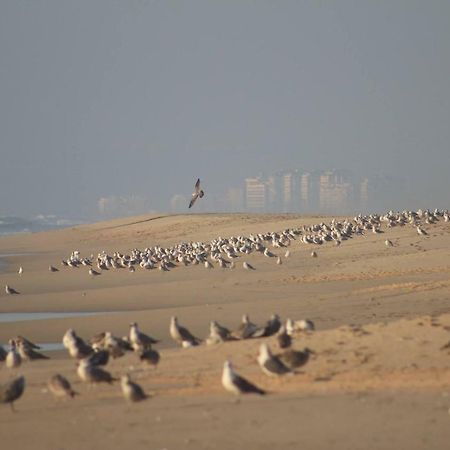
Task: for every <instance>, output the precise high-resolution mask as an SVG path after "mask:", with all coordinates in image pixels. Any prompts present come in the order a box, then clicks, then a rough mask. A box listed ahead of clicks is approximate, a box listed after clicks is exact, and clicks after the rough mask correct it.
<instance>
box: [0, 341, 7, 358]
mask: <svg viewBox="0 0 450 450" xmlns="http://www.w3.org/2000/svg"><path fill="white" fill-rule="evenodd" d="M7 355H8V352H7V351H6V350H5V349H4V348H3V346H1V345H0V361H5V359H6V356H7Z"/></svg>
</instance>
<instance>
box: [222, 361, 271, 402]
mask: <svg viewBox="0 0 450 450" xmlns="http://www.w3.org/2000/svg"><path fill="white" fill-rule="evenodd" d="M222 385H223V387H224V388H225V389H226V390H227V391H228V392H231V393H233V394H236V395H239V394H259V395H264V394H265V393H266V392H265V391H263V390H262V389H260V388H259V387H257V386H255V385H254V384H252V383H250V381H248V380H246V379H245V378H243V377H241V376H240V375H238V374H237V373H236V372H235V371H234V369H233V365H232V364H231V361H225V363H224V365H223V372H222Z"/></svg>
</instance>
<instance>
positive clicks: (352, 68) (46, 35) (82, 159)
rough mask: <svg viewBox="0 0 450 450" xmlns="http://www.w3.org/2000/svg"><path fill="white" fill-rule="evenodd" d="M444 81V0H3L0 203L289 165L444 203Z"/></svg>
mask: <svg viewBox="0 0 450 450" xmlns="http://www.w3.org/2000/svg"><path fill="white" fill-rule="evenodd" d="M449 83H450V2H448V1H426V2H425V1H413V0H405V1H395V0H387V1H380V0H377V1H370V2H369V1H357V0H355V1H342V0H341V1H246V0H237V1H230V0H227V1H225V0H224V1H194V0H193V1H181V0H180V1H143V0H141V1H137V0H136V1H131V0H129V1H95V0H93V1H92V0H89V1H80V0H76V1H75V0H72V1H64V0H48V1H44V0H33V1H31V0H30V1H20V0H0V156H1V165H0V215H2V214H14V215H22V216H26V215H33V214H37V213H45V214H50V213H55V214H60V215H71V216H72V217H81V216H85V215H87V214H89V213H90V212H91V211H92V210H93V209H94V207H95V202H96V200H97V199H98V198H99V197H100V196H107V195H129V194H138V195H143V196H148V197H150V198H151V200H152V205H154V209H160V210H161V209H162V210H165V209H168V203H169V199H170V197H171V196H172V195H173V194H175V193H183V192H185V193H186V194H187V195H189V193H190V190H191V188H192V184H193V182H194V181H195V179H196V177H197V176H200V177H201V178H202V179H203V180H204V184H205V186H208V189H209V191H210V192H214V191H217V192H218V191H220V190H221V189H223V188H224V187H225V186H233V185H237V184H238V183H239V182H240V180H241V179H242V178H244V177H245V176H250V175H255V174H257V173H258V172H260V171H266V172H267V171H272V172H275V171H278V170H282V169H286V168H292V167H298V168H306V169H315V168H324V169H327V168H332V167H338V168H348V169H351V170H354V171H356V172H357V173H362V174H368V175H370V174H373V173H377V172H383V173H388V174H399V175H401V176H402V177H403V178H404V179H406V180H407V183H408V191H407V194H406V195H405V202H406V203H408V204H405V207H421V206H422V207H423V206H425V207H434V206H440V207H447V206H449V205H448V193H449V192H450V189H449V188H450V182H449V176H448V173H449V170H450V148H449V142H450V126H449V124H450V114H449V113H450V87H449ZM391 206H392V205H390V203H389V199H386V208H389V207H391Z"/></svg>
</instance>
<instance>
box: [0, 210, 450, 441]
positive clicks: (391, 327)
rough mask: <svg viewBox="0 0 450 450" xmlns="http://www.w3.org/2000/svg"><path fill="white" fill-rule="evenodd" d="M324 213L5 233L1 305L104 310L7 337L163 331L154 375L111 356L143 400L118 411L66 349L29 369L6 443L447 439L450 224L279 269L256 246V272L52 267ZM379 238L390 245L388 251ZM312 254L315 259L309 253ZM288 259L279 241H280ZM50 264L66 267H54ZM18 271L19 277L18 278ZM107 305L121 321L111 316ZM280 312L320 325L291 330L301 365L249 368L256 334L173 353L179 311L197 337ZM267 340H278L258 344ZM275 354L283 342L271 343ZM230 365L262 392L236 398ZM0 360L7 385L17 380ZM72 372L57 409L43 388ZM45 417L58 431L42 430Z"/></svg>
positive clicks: (298, 255) (6, 427)
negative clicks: (287, 372) (285, 370)
mask: <svg viewBox="0 0 450 450" xmlns="http://www.w3.org/2000/svg"><path fill="white" fill-rule="evenodd" d="M321 221H324V222H326V221H329V219H327V218H323V217H320V218H317V217H298V216H294V215H277V216H274V215H266V216H265V215H238V214H232V215H188V216H163V217H160V216H142V217H137V218H131V219H130V218H128V219H120V220H115V221H111V222H106V223H98V224H94V225H83V226H80V227H75V228H71V229H65V230H58V231H52V232H46V233H37V234H31V235H18V236H7V237H4V238H1V239H0V253H1V254H5V253H9V254H12V253H14V254H17V253H26V255H17V256H10V257H7V258H6V261H7V263H8V265H7V266H6V267H4V269H3V272H2V273H0V284H1V285H2V286H4V285H5V284H10V285H11V286H13V287H14V288H15V289H17V290H18V291H19V292H20V293H21V294H20V295H14V296H10V295H9V296H8V295H6V294H5V292H4V289H3V287H2V291H1V293H0V314H1V313H18V312H21V313H30V312H41V313H43V312H81V311H83V312H99V314H98V315H94V316H84V317H76V316H73V317H66V318H52V319H46V320H36V321H21V322H4V323H0V342H7V340H8V339H9V338H10V337H12V336H14V335H17V334H21V335H24V336H26V337H28V338H29V339H31V340H33V341H37V342H46V343H52V342H60V341H61V338H62V335H63V333H64V332H65V331H66V330H67V329H68V328H69V327H72V328H75V329H76V331H77V333H78V334H79V335H80V336H82V337H84V338H89V337H91V336H92V335H93V334H94V333H96V332H99V331H102V330H109V331H111V332H113V334H116V335H118V336H122V335H125V334H127V332H128V326H129V323H130V322H132V321H137V322H138V323H139V325H140V328H141V329H142V330H143V331H144V332H146V333H148V334H151V335H152V336H156V337H158V338H159V339H161V340H162V342H161V343H160V344H158V345H157V346H156V348H157V349H158V350H160V351H161V363H160V365H159V366H158V368H157V370H152V369H145V368H144V367H142V366H141V364H140V363H139V362H138V360H137V357H136V355H134V354H129V355H126V356H125V357H124V358H121V359H117V360H114V361H112V363H110V364H109V366H108V367H109V370H111V372H112V373H113V374H114V375H115V376H120V375H121V374H123V373H125V372H129V373H131V375H132V377H133V379H135V380H137V381H138V382H139V383H140V384H141V385H142V386H143V387H144V388H145V390H146V391H147V392H149V393H150V394H151V396H152V397H151V398H150V399H149V400H147V401H145V402H143V403H141V404H137V405H127V404H126V403H125V402H124V400H123V398H122V397H121V393H120V386H119V384H118V383H116V385H115V386H105V387H104V386H100V387H98V388H94V389H88V388H87V387H86V386H85V385H83V384H82V383H81V382H80V381H79V380H78V378H77V376H76V373H75V363H74V361H72V360H70V359H69V357H68V356H67V355H66V353H65V352H63V351H55V352H48V354H49V355H50V356H51V357H52V359H51V360H50V361H39V362H33V363H28V364H23V365H22V366H21V368H20V369H19V370H17V373H22V374H24V375H25V377H26V379H27V388H26V391H25V394H24V396H23V398H22V399H20V400H19V401H18V402H17V404H16V409H17V410H18V412H17V413H16V414H12V413H11V412H10V410H9V408H8V407H7V406H3V407H1V405H0V434H1V436H2V447H3V444H4V445H5V448H11V449H16V448H17V449H19V448H20V449H22V448H31V447H33V448H46V449H47V448H65V449H79V448H92V449H93V448H98V446H100V445H106V446H107V447H108V448H110V449H115V448H117V449H119V448H123V447H124V446H128V445H133V446H134V447H135V448H155V449H163V448H167V449H180V448H188V449H190V448H218V449H228V448H232V447H233V448H258V449H264V448H269V447H270V448H273V447H274V446H277V448H299V446H302V447H303V446H305V445H306V447H307V448H330V447H333V448H335V449H347V448H361V449H371V448H377V449H378V448H379V449H391V448H411V449H421V448H424V449H425V448H434V449H440V448H442V449H444V448H447V445H448V441H449V438H450V414H449V408H450V398H449V395H450V354H449V351H448V350H447V349H446V348H444V349H442V348H443V347H444V346H445V344H446V343H447V342H448V341H450V276H449V275H450V261H449V259H448V255H449V252H450V224H448V223H444V221H443V220H441V221H440V222H439V223H437V224H435V225H427V226H426V229H427V231H428V236H419V235H418V234H417V232H416V230H415V229H414V228H413V227H411V226H405V227H401V228H400V227H395V228H392V229H387V228H384V227H383V231H384V233H381V234H373V233H367V234H366V235H365V236H355V237H353V238H352V239H349V240H347V241H344V242H343V243H342V245H341V246H339V247H335V246H334V245H333V244H332V243H326V244H324V245H322V246H311V245H305V244H301V243H299V241H298V240H297V241H294V242H293V243H292V244H291V246H290V247H289V250H290V253H291V256H290V257H289V258H288V259H285V258H283V264H282V265H281V266H279V265H277V264H275V258H264V257H263V256H262V255H261V254H251V255H249V256H248V257H246V258H245V260H246V261H248V262H249V263H251V264H252V265H253V266H254V267H255V268H256V270H255V271H252V272H248V271H245V270H244V269H243V268H242V260H243V258H242V257H240V258H239V259H238V260H237V263H236V268H235V269H233V270H224V269H220V268H219V267H218V266H216V267H215V268H214V269H212V270H206V269H205V268H204V267H203V266H201V265H199V266H189V267H184V266H179V267H177V268H175V269H173V270H171V271H170V272H160V271H158V270H152V271H148V270H143V269H138V270H137V271H136V272H135V273H130V272H128V271H127V270H125V269H118V270H110V271H108V272H102V275H101V276H98V277H95V278H92V277H90V276H89V275H88V273H87V272H88V269H87V268H86V267H80V268H77V269H70V268H67V267H62V266H61V265H60V261H61V260H62V259H66V258H67V257H68V256H69V255H70V252H71V251H73V250H75V249H77V250H79V251H80V252H81V255H82V256H89V255H91V254H96V253H97V252H99V251H102V250H105V251H107V252H110V253H112V252H113V251H122V252H129V251H130V250H131V249H133V248H145V247H147V246H153V245H162V246H166V245H173V244H176V243H179V242H183V241H190V240H201V241H207V240H210V239H212V238H215V237H217V236H223V237H228V236H231V235H237V234H245V235H248V234H249V233H258V232H267V231H281V230H283V229H285V228H287V227H294V226H301V225H303V224H304V225H311V224H314V223H318V222H321ZM386 238H388V239H390V240H391V241H393V243H394V247H390V248H388V247H386V246H385V244H384V240H385V239H386ZM313 248H314V250H316V252H317V254H318V257H317V258H312V257H311V256H310V252H311V250H312V249H313ZM273 251H274V252H275V253H277V254H280V255H283V254H284V252H285V249H283V250H282V249H274V250H273ZM50 264H53V265H54V266H56V267H58V269H60V271H59V272H56V273H50V272H49V271H48V266H49V265H50ZM19 266H23V268H24V273H23V274H22V275H21V276H20V275H18V274H17V269H18V267H19ZM111 311H114V312H115V313H114V314H111V313H110V312H111ZM274 312H277V313H278V314H280V316H281V317H282V318H283V319H285V318H287V317H291V318H293V319H300V318H309V319H311V320H313V321H314V323H315V324H316V328H317V331H316V332H314V333H312V334H300V335H298V336H297V337H296V339H295V341H294V347H295V348H299V349H301V348H303V347H305V346H308V347H309V348H312V349H313V350H315V351H316V356H315V357H314V358H313V359H312V360H311V361H310V362H309V363H308V364H307V365H306V366H305V367H304V368H302V370H301V373H299V374H296V375H293V376H286V377H283V378H281V379H272V378H269V377H267V376H266V375H264V374H262V373H261V371H260V369H259V367H258V366H257V363H256V355H257V352H258V347H259V345H260V342H261V340H250V341H240V342H232V343H225V344H220V345H218V346H214V347H206V346H200V347H198V348H192V349H179V348H177V347H176V345H175V344H174V343H173V342H172V341H171V339H170V337H169V333H168V325H169V318H170V316H172V315H177V316H178V318H179V320H180V322H181V323H182V324H183V325H185V326H187V327H188V328H189V329H190V330H191V331H192V332H193V333H194V334H196V335H198V336H200V337H206V336H207V334H208V331H209V321H210V320H212V319H215V320H218V321H219V322H220V323H221V324H223V325H226V326H227V327H230V328H236V327H237V325H238V324H239V322H240V318H241V316H242V314H243V313H248V314H249V315H250V318H251V319H252V321H254V322H256V323H259V324H263V323H264V322H265V321H267V320H268V318H269V316H270V315H271V314H272V313H274ZM266 340H267V342H268V343H269V344H270V345H271V346H272V347H273V348H274V349H276V344H275V341H274V339H273V338H268V339H266ZM277 351H278V350H277ZM226 358H231V359H232V360H233V363H234V364H235V366H236V368H237V370H238V372H239V373H241V374H243V375H244V376H246V377H248V378H249V379H251V380H252V381H254V382H255V383H256V384H258V385H260V386H261V387H263V388H264V389H267V390H268V391H269V392H270V395H268V396H266V397H264V398H254V397H250V398H247V397H246V398H243V399H242V400H240V401H239V402H236V401H235V399H234V398H233V397H232V396H231V395H230V394H228V393H226V392H225V391H224V390H223V388H222V386H221V384H220V376H221V371H222V365H223V361H224V360H225V359H226ZM1 364H2V363H0V382H3V381H6V380H7V379H9V378H10V377H11V376H12V373H11V371H8V370H6V369H5V368H4V367H2V366H1ZM56 372H60V373H62V374H64V375H66V376H67V377H68V378H69V380H70V381H71V382H72V383H73V386H74V388H75V389H76V390H77V391H79V392H80V394H81V395H80V396H79V397H76V398H75V399H74V400H73V401H60V402H57V401H55V400H54V399H53V398H51V397H50V395H49V394H48V393H47V392H46V389H45V387H46V386H45V382H46V380H47V379H48V378H49V377H50V376H51V375H52V374H54V373H56ZM50 424H51V425H50Z"/></svg>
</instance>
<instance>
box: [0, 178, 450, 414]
mask: <svg viewBox="0 0 450 450" xmlns="http://www.w3.org/2000/svg"><path fill="white" fill-rule="evenodd" d="M203 195H204V193H203V191H202V190H201V189H200V180H198V182H197V183H196V187H195V191H194V193H193V194H192V200H191V204H190V207H191V206H192V205H193V204H194V202H195V201H196V200H197V198H201V197H203ZM440 220H443V221H445V222H449V221H450V216H449V212H448V211H447V210H438V209H436V210H434V211H430V210H418V211H416V212H414V211H403V212H396V213H394V212H393V211H389V212H388V213H387V214H384V215H378V214H370V215H361V214H360V215H358V216H356V217H354V218H353V220H349V219H344V220H341V221H339V220H336V219H333V220H331V222H330V223H329V224H325V223H323V222H321V223H318V224H315V225H311V226H308V227H306V226H302V227H299V228H288V229H285V230H283V231H281V232H268V233H259V234H251V235H249V236H232V237H230V238H222V237H218V238H216V239H214V240H212V241H210V242H209V243H203V242H182V243H179V244H177V245H174V246H172V247H167V248H164V247H161V246H154V247H148V248H146V249H144V250H139V249H134V250H132V251H131V252H130V253H129V254H122V253H120V252H114V253H113V254H112V255H109V254H108V253H106V252H101V253H99V254H98V255H97V257H95V258H94V256H93V255H91V257H90V258H85V257H82V256H81V255H80V252H79V251H77V250H75V251H73V252H72V253H71V255H70V256H69V258H67V259H66V260H63V261H62V265H63V266H65V267H68V268H79V267H80V266H89V273H90V275H92V276H97V275H100V274H101V273H102V272H103V271H107V270H112V269H123V268H127V269H128V270H130V271H135V270H136V269H137V268H138V267H139V268H141V269H143V270H146V269H154V268H156V267H158V268H159V269H160V270H162V271H170V270H171V269H172V268H175V267H177V266H179V265H184V266H189V265H197V264H203V265H204V267H205V268H207V269H211V268H213V267H214V264H218V265H219V266H220V267H222V268H223V269H233V268H234V267H235V263H234V260H235V259H236V258H239V257H244V255H248V254H250V253H254V252H258V253H260V254H262V255H264V256H265V257H268V258H276V261H277V263H278V264H281V263H282V260H281V257H280V256H277V255H276V254H275V253H274V252H275V251H276V250H274V249H284V250H282V251H284V252H285V254H284V256H285V258H288V257H289V254H290V252H289V249H287V247H289V246H290V245H291V242H292V241H296V240H298V241H299V242H300V243H303V244H308V245H315V246H317V247H318V246H320V245H322V244H324V243H326V242H334V243H335V245H336V246H338V245H340V244H341V243H342V242H343V241H345V240H347V239H351V238H352V237H353V236H357V235H364V234H365V233H369V232H370V233H375V234H377V233H383V231H382V226H383V225H385V226H386V227H387V228H392V227H396V226H406V225H409V226H413V227H415V229H416V231H417V233H418V234H419V235H420V236H426V235H427V231H426V230H425V229H424V225H425V224H434V223H436V222H438V221H440ZM385 245H386V246H387V247H392V246H393V245H394V244H393V242H392V241H390V240H389V239H386V240H385ZM311 256H312V257H317V252H316V251H315V250H313V251H312V252H311ZM94 264H96V267H97V269H98V270H95V269H93V267H92V266H93V265H94ZM242 266H243V268H244V269H246V270H255V267H253V266H251V265H250V264H249V263H248V262H246V261H244V262H243V263H242ZM49 270H50V272H58V271H59V269H57V268H56V267H55V266H50V267H49ZM22 273H23V268H20V269H19V274H22ZM5 290H6V293H7V294H10V295H13V294H18V291H17V290H15V289H14V288H12V287H11V286H9V285H7V286H6V289H5ZM313 330H314V324H313V323H312V322H311V321H309V320H300V321H293V320H290V319H288V320H287V321H286V323H285V324H282V323H281V321H280V318H279V316H278V315H277V314H274V315H273V316H272V317H271V318H270V320H269V321H268V322H267V323H266V324H265V325H264V326H258V325H256V324H254V323H252V322H251V321H250V319H249V317H248V315H246V314H245V315H244V316H243V317H242V323H241V325H240V326H239V328H238V329H237V330H234V331H230V330H229V329H227V328H226V327H224V326H222V325H220V324H219V323H218V322H216V321H212V322H211V323H210V334H209V336H208V337H207V338H206V339H205V341H204V342H205V343H206V344H208V345H212V344H218V343H222V342H226V341H233V340H240V339H254V338H264V337H268V336H273V335H276V336H277V341H278V345H279V347H280V348H281V349H284V351H283V353H280V354H278V355H276V354H273V353H272V351H271V349H270V348H269V346H268V345H267V343H262V344H261V346H260V349H259V355H258V357H257V361H258V364H259V366H260V367H261V370H262V371H263V372H264V373H265V374H267V375H270V376H280V375H284V374H287V373H295V370H296V369H297V368H298V367H300V366H302V365H304V364H306V363H307V361H308V360H309V357H310V355H311V354H314V352H313V351H312V350H310V349H308V348H305V349H304V350H301V351H300V350H293V349H290V346H291V342H292V337H293V336H294V335H295V333H297V332H299V331H300V332H311V331H313ZM169 331H170V336H171V338H172V339H173V340H174V341H176V342H177V343H178V344H179V345H180V346H181V347H193V346H197V345H199V344H201V343H202V340H201V339H199V338H197V337H196V336H194V335H193V334H192V333H191V332H190V331H189V330H188V329H187V328H186V327H183V326H181V325H180V324H179V323H178V320H177V318H176V317H172V318H171V321H170V326H169ZM158 342H159V341H158V340H157V339H154V338H152V337H151V336H149V335H147V334H144V333H142V332H141V331H140V330H139V328H138V325H137V324H136V323H132V324H131V325H130V331H129V335H128V336H126V337H122V338H119V337H116V336H114V335H112V334H111V333H109V332H102V333H100V334H98V335H96V336H94V337H93V338H92V339H91V340H90V341H89V342H86V341H84V340H83V339H82V338H81V337H79V336H78V335H77V334H76V332H75V331H74V330H72V329H69V330H68V331H67V332H66V333H65V335H64V337H63V344H64V347H65V348H66V349H67V350H68V352H69V355H70V356H71V357H72V358H74V359H76V360H77V361H78V363H77V375H78V377H79V378H80V379H81V380H82V381H83V382H86V383H93V384H96V383H108V384H110V383H113V382H114V381H116V380H117V379H116V378H115V377H114V376H113V375H111V373H110V372H108V371H107V370H106V369H104V368H103V367H104V366H105V365H106V364H107V363H108V361H109V359H110V357H111V358H118V357H121V356H123V355H124V354H125V353H126V352H135V353H137V354H138V356H139V359H140V360H141V361H142V362H144V363H146V364H150V365H152V366H155V367H156V366H157V365H158V363H159V361H160V354H159V352H158V351H157V350H155V349H154V348H153V346H154V345H155V344H157V343H158ZM9 345H10V348H9V351H6V350H4V349H3V347H1V346H0V361H5V365H6V367H7V368H17V367H19V366H20V364H21V362H22V360H25V361H34V360H37V359H48V357H47V356H46V355H43V354H42V353H39V352H38V349H39V347H38V346H37V345H35V344H33V343H32V342H30V341H29V340H27V339H25V338H23V337H21V336H17V337H15V338H13V339H11V340H10V341H9ZM286 349H287V350H286ZM120 383H121V388H122V392H123V395H124V397H125V398H126V399H127V400H128V401H131V402H134V401H139V400H143V399H145V398H147V397H148V396H147V394H145V392H144V390H143V389H142V388H141V387H140V386H139V385H138V384H137V383H135V382H133V381H132V380H131V378H130V376H129V375H128V374H125V375H123V376H122V377H121V378H120ZM222 385H223V387H224V388H225V389H226V390H227V391H229V392H231V393H234V394H247V393H256V394H261V395H262V394H265V391H264V390H263V389H261V388H259V387H258V386H256V385H254V384H253V383H251V382H250V381H249V380H247V379H245V378H243V377H242V376H240V375H238V374H237V373H236V372H235V370H234V368H233V365H232V363H231V361H228V360H227V361H225V363H224V366H223V372H222ZM24 389H25V378H24V377H23V376H20V377H18V378H15V379H13V380H12V381H10V382H8V383H6V384H4V385H3V386H0V403H9V404H11V407H13V402H14V401H15V400H17V399H18V398H20V396H21V395H22V394H23V392H24ZM48 389H49V391H50V392H52V393H53V394H54V395H55V396H56V397H73V396H74V395H76V392H75V391H74V390H73V389H72V387H71V385H70V383H69V381H68V380H67V379H66V378H65V377H64V376H63V375H61V374H55V375H54V376H52V377H51V378H50V380H49V381H48Z"/></svg>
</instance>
